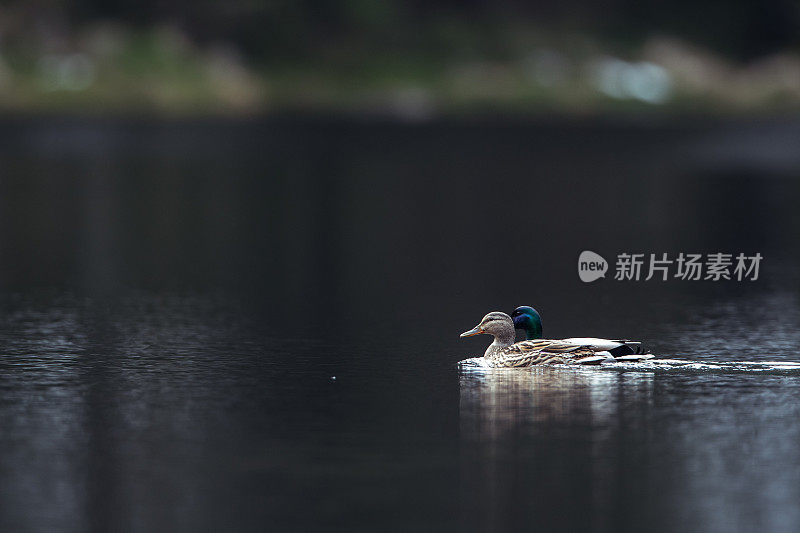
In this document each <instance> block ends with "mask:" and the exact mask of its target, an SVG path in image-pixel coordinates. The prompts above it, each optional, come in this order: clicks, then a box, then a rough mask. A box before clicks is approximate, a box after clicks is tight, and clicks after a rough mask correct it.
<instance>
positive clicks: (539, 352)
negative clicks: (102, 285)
mask: <svg viewBox="0 0 800 533" xmlns="http://www.w3.org/2000/svg"><path fill="white" fill-rule="evenodd" d="M481 333H486V334H489V335H492V336H494V342H493V343H492V344H490V345H489V347H488V348H487V349H486V353H484V354H483V357H484V358H485V360H486V363H487V365H488V366H491V367H519V366H534V365H557V364H582V365H586V364H599V363H600V362H602V361H604V360H605V359H608V358H610V357H611V356H610V354H608V353H607V352H605V351H603V350H601V349H595V348H593V347H591V346H581V345H579V344H571V343H568V342H564V341H551V340H545V339H536V340H529V341H522V342H518V343H516V344H515V343H514V340H515V335H516V334H515V332H514V321H513V320H511V317H510V316H508V315H507V314H505V313H501V312H500V311H493V312H491V313H489V314H488V315H486V316H485V317H483V320H481V322H480V324H478V325H477V326H475V327H474V328H472V329H471V330H469V331H465V332H464V333H462V334H461V336H462V337H471V336H473V335H478V334H481Z"/></svg>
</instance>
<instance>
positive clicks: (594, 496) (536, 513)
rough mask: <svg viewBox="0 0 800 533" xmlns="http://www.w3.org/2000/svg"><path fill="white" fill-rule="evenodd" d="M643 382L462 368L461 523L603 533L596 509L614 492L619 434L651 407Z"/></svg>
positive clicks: (588, 374) (648, 378)
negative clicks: (533, 523)
mask: <svg viewBox="0 0 800 533" xmlns="http://www.w3.org/2000/svg"><path fill="white" fill-rule="evenodd" d="M653 379H654V375H653V373H651V372H621V371H618V370H602V369H596V368H591V369H578V368H559V367H549V368H531V369H514V370H509V369H462V371H461V374H460V402H459V406H460V411H459V424H460V426H459V427H460V442H461V453H460V461H461V462H460V466H461V487H462V492H461V506H462V511H463V512H462V516H463V517H464V519H465V520H466V522H467V523H465V526H466V525H469V526H470V529H471V528H473V527H474V526H476V525H478V526H479V527H480V528H481V529H490V530H494V529H505V528H509V527H510V528H513V527H514V524H519V523H525V521H527V520H529V519H537V520H539V521H540V522H541V520H543V518H544V517H549V519H552V520H554V524H553V525H555V524H556V523H558V524H560V525H564V524H565V523H568V524H569V525H570V529H572V528H576V529H595V530H597V529H600V530H603V529H607V528H611V527H612V526H613V525H612V524H610V523H609V522H608V520H609V518H608V517H609V514H608V512H607V509H606V507H607V506H608V505H610V504H613V502H614V501H616V500H614V499H612V498H611V496H612V495H613V494H614V493H615V492H618V491H619V490H622V487H620V486H619V485H620V481H619V479H620V476H619V475H618V474H619V472H618V471H619V469H620V468H621V466H620V465H621V462H620V461H619V457H620V455H621V453H622V452H621V451H620V448H621V447H624V445H623V444H622V441H623V440H624V439H622V437H623V436H624V433H625V431H626V430H628V428H630V427H631V426H633V427H636V426H637V424H636V423H635V418H634V419H632V418H631V417H638V416H639V415H642V414H643V413H642V412H641V410H642V409H649V406H651V405H652V398H653ZM629 407H630V408H633V409H634V411H633V412H632V411H629V410H628V408H629ZM637 412H638V414H637ZM521 501H524V502H525V505H520V504H519V503H520V502H521ZM567 502H569V504H567ZM573 505H578V506H579V507H578V508H580V509H581V512H579V513H574V512H572V511H571V510H570V509H573V508H574V507H573ZM476 508H480V509H481V512H476V511H475V509H476ZM565 521H566V522H565ZM541 525H542V526H543V527H545V529H547V527H546V526H547V525H546V524H541Z"/></svg>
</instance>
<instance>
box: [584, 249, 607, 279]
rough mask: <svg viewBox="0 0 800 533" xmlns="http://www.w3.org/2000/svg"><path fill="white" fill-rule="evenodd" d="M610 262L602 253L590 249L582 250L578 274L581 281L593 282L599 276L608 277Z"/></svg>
mask: <svg viewBox="0 0 800 533" xmlns="http://www.w3.org/2000/svg"><path fill="white" fill-rule="evenodd" d="M607 270H608V263H607V262H606V260H605V259H603V258H602V257H601V256H600V255H598V254H596V253H594V252H590V251H589V250H586V251H583V252H581V255H580V256H579V257H578V276H579V277H580V278H581V281H584V282H586V283H589V282H592V281H594V280H596V279H599V278H604V277H606V271H607Z"/></svg>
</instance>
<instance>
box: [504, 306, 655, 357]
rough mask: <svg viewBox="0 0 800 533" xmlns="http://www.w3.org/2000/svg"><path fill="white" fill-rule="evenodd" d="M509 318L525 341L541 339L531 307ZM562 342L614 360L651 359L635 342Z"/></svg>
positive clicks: (519, 309) (588, 339)
mask: <svg viewBox="0 0 800 533" xmlns="http://www.w3.org/2000/svg"><path fill="white" fill-rule="evenodd" d="M511 318H512V319H513V320H514V328H515V329H521V330H523V331H524V332H525V338H526V339H527V340H533V339H540V338H541V337H542V317H541V316H540V315H539V313H538V312H537V311H536V309H534V308H533V307H530V306H527V305H521V306H520V307H517V308H516V309H514V312H513V313H511ZM563 342H568V343H570V344H578V345H581V346H591V347H592V348H594V349H596V350H603V351H606V352H608V353H610V354H611V355H612V356H613V357H615V358H616V359H621V360H640V359H650V358H651V357H653V356H652V355H650V354H645V353H643V351H642V343H641V342H637V341H628V340H610V339H598V338H595V337H572V338H569V339H563Z"/></svg>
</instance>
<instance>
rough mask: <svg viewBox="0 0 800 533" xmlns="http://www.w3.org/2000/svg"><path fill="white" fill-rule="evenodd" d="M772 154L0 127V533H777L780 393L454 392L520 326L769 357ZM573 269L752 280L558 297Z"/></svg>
mask: <svg viewBox="0 0 800 533" xmlns="http://www.w3.org/2000/svg"><path fill="white" fill-rule="evenodd" d="M797 139H800V128H798V126H797V124H796V123H793V122H791V121H777V120H771V121H760V122H756V121H739V122H716V123H712V122H708V123H682V122H664V121H662V122H657V123H655V124H654V123H652V122H645V121H642V122H636V121H625V122H609V121H603V120H582V121H558V120H555V119H553V120H539V121H536V122H533V123H524V122H519V121H502V120H495V121H488V120H477V119H476V120H467V121H452V122H449V121H443V122H440V123H424V124H391V123H386V122H381V121H367V120H362V121H358V120H322V119H308V120H290V119H273V120H265V121H252V122H240V123H236V122H225V121H208V122H173V123H158V122H147V121H141V122H136V121H128V122H123V123H118V122H113V121H100V120H94V121H81V120H78V119H61V120H49V121H36V120H23V119H15V120H11V119H6V120H5V121H4V122H3V123H2V125H0V140H2V143H0V289H1V290H2V293H0V294H1V296H0V309H1V310H2V314H1V315H0V428H2V430H1V431H0V529H2V530H4V531H52V530H59V531H87V530H96V531H109V530H123V531H124V530H133V531H176V530H177V531H199V530H208V531H219V530H258V531H261V530H267V529H269V530H278V531H280V530H347V531H352V530H365V531H378V530H393V531H394V530H396V531H409V530H434V529H442V530H456V529H458V530H466V531H499V530H513V531H517V530H543V531H559V530H563V531H567V530H569V531H582V530H586V531H589V530H594V531H725V532H728V531H797V530H798V529H800V371H795V370H792V369H787V368H770V369H767V370H764V369H763V367H759V369H758V370H756V369H754V370H748V369H747V368H745V369H742V368H741V367H739V366H725V365H721V366H720V367H719V368H709V367H704V366H697V367H682V368H672V367H666V366H657V365H652V366H649V367H648V366H646V365H644V366H635V365H631V366H627V367H614V366H611V367H607V368H603V367H600V368H581V369H569V368H562V369H558V368H555V369H550V368H544V369H534V370H520V371H485V370H484V371H481V370H475V369H463V370H459V369H458V367H457V365H456V362H457V361H459V360H460V359H464V358H466V357H469V356H473V355H476V354H479V353H481V352H482V351H483V349H484V348H485V339H467V340H462V339H459V338H458V334H459V333H460V332H461V331H464V330H466V329H468V328H470V327H472V326H473V325H474V324H475V323H476V322H477V321H478V320H479V319H480V317H481V316H482V315H483V314H484V313H486V312H488V311H490V310H494V309H498V310H505V311H507V312H508V311H511V310H512V309H513V308H514V307H516V306H517V305H520V304H533V305H535V306H537V308H539V310H540V311H541V312H542V313H543V315H544V321H545V333H546V335H548V336H553V337H562V336H575V335H581V336H589V335H593V336H611V337H618V336H626V337H633V338H640V339H642V340H644V341H645V342H646V344H647V346H648V347H649V348H651V349H652V350H653V351H654V352H655V353H657V354H659V355H660V356H663V357H669V358H675V359H682V360H691V361H696V362H706V363H707V362H723V363H725V362H732V361H749V362H770V361H774V362H793V361H800V333H798V331H799V329H798V328H800V290H799V289H800V284H798V276H797V269H796V264H797V259H798V258H799V256H800V253H799V252H800V245H798V242H800V240H798V236H800V231H799V230H800V218H799V217H798V211H797V209H796V206H797V205H798V201H800V181H798V178H800V162H798V159H797V154H798V153H800V150H797V148H798V144H799V143H798V141H797ZM585 249H590V250H594V251H596V252H598V253H601V254H602V255H604V256H605V257H606V258H607V259H609V260H611V261H612V262H613V259H614V257H615V256H616V254H618V253H621V252H643V253H648V254H649V253H662V252H669V253H671V254H676V253H678V252H681V251H682V252H687V253H688V252H699V253H714V252H729V253H734V254H736V253H739V252H744V253H746V254H748V255H749V254H753V253H755V252H760V253H761V254H762V255H764V257H765V259H764V262H763V264H762V269H761V274H760V278H759V280H757V281H753V282H746V281H743V282H737V281H722V282H718V283H712V282H700V281H698V282H692V281H680V280H678V281H675V280H673V281H669V282H661V281H655V280H651V281H649V282H638V283H637V282H632V281H626V282H622V281H615V280H613V273H612V275H610V276H607V278H606V279H602V280H598V281H597V282H595V283H592V284H584V283H582V282H580V281H579V280H578V277H577V273H576V261H577V256H578V254H579V253H580V252H581V251H582V250H585ZM612 269H613V265H612ZM772 366H774V365H772ZM334 376H335V379H333V377H334Z"/></svg>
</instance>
